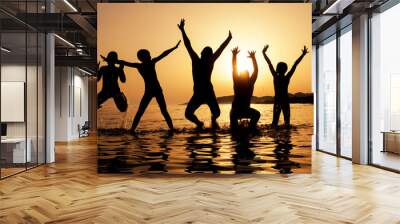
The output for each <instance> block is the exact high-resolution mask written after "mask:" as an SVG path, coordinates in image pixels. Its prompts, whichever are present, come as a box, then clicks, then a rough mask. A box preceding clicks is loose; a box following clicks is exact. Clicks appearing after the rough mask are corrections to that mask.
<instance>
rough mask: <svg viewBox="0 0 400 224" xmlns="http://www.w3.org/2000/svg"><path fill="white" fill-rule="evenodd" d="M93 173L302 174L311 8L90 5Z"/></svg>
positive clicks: (307, 153) (307, 144)
mask: <svg viewBox="0 0 400 224" xmlns="http://www.w3.org/2000/svg"><path fill="white" fill-rule="evenodd" d="M97 36H98V40H97V41H98V60H99V64H98V66H99V69H98V74H97V80H98V115H97V117H98V118H97V119H98V120H97V125H98V143H97V144H98V172H99V173H132V174H148V173H171V174H192V173H214V174H242V173H256V174H274V173H281V174H291V173H310V172H311V145H312V143H311V142H312V135H313V112H314V109H313V99H314V97H313V94H312V81H311V56H310V48H311V4H267V3H257V4H254V3H239V4H238V3H231V4H225V3H224V4H222V3H214V4H211V3H196V4H188V3H180V4H176V3H174V4H172V3H171V4H167V3H163V4H157V3H145V4H110V3H102V4H98V35H97Z"/></svg>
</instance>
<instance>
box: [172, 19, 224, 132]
mask: <svg viewBox="0 0 400 224" xmlns="http://www.w3.org/2000/svg"><path fill="white" fill-rule="evenodd" d="M178 28H179V30H180V31H181V32H182V37H183V42H184V43H185V46H186V49H187V51H188V52H189V55H190V58H191V60H192V75H193V83H194V86H193V96H192V98H191V99H190V100H189V102H188V104H187V107H186V110H185V117H186V118H187V119H188V120H189V121H191V122H193V123H195V124H196V126H197V128H198V129H202V128H203V127H204V123H203V122H201V121H200V120H199V119H198V118H197V117H196V115H195V114H194V112H195V111H196V110H197V109H198V108H199V107H200V106H201V105H202V104H207V105H208V107H209V108H210V110H211V114H212V116H211V120H212V128H214V129H217V128H219V126H218V123H217V118H218V117H219V115H220V113H221V111H220V109H219V105H218V102H217V98H216V96H215V93H214V88H213V85H212V83H211V74H212V71H213V68H214V63H215V61H216V60H217V59H218V57H219V56H220V55H221V53H222V51H223V50H224V49H225V48H226V46H227V45H228V43H229V41H230V40H231V39H232V34H231V31H229V35H228V37H227V38H226V40H225V41H224V42H223V43H222V44H221V46H220V47H219V48H218V49H217V50H216V51H215V52H213V50H212V48H211V47H209V46H206V47H205V48H204V49H203V50H202V51H201V57H199V56H198V55H197V54H196V52H195V51H194V50H193V48H192V45H191V43H190V40H189V38H188V36H187V35H186V32H185V20H184V19H182V20H181V22H180V23H179V24H178Z"/></svg>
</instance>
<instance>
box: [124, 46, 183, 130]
mask: <svg viewBox="0 0 400 224" xmlns="http://www.w3.org/2000/svg"><path fill="white" fill-rule="evenodd" d="M180 43H181V41H179V42H178V43H177V44H176V45H175V46H174V47H173V48H170V49H168V50H166V51H164V52H163V53H162V54H161V55H159V56H158V57H155V58H152V57H151V55H150V52H149V51H148V50H146V49H141V50H139V51H138V52H137V57H138V59H139V60H140V61H141V63H132V62H126V61H123V60H119V61H118V64H120V65H125V66H128V67H133V68H136V69H137V70H138V71H139V73H140V75H141V76H142V78H143V79H144V83H145V91H144V95H143V98H142V100H141V101H140V104H139V109H138V111H137V112H136V115H135V118H134V119H133V122H132V127H131V130H130V131H131V133H134V132H135V130H136V127H137V126H138V124H139V121H140V119H141V117H142V116H143V114H144V111H145V110H146V108H147V106H148V105H149V103H150V101H151V100H152V99H153V97H155V98H156V100H157V103H158V106H159V107H160V110H161V113H162V115H163V116H164V119H165V121H166V122H167V124H168V127H169V129H170V131H173V130H174V126H173V124H172V120H171V116H170V115H169V113H168V111H167V105H166V103H165V98H164V94H163V91H162V88H161V85H160V83H159V81H158V79H157V72H156V63H157V62H159V61H160V60H161V59H163V58H164V57H166V56H167V55H168V54H170V53H171V52H172V51H174V50H175V49H176V48H178V46H179V44H180Z"/></svg>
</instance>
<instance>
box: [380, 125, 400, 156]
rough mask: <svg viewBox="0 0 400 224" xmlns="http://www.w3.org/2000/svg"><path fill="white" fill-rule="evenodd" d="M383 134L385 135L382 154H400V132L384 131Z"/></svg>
mask: <svg viewBox="0 0 400 224" xmlns="http://www.w3.org/2000/svg"><path fill="white" fill-rule="evenodd" d="M382 134H383V150H382V152H392V153H397V154H400V132H399V131H382Z"/></svg>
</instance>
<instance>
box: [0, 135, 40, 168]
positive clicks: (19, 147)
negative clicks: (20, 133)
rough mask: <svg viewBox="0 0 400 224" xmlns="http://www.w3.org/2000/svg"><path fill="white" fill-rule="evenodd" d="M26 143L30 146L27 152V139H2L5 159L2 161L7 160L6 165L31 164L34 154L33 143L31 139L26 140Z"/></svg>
mask: <svg viewBox="0 0 400 224" xmlns="http://www.w3.org/2000/svg"><path fill="white" fill-rule="evenodd" d="M26 142H27V143H28V144H27V147H26V152H25V144H26V143H25V138H5V139H1V157H3V158H2V159H5V161H6V163H25V162H31V160H32V152H31V145H32V141H31V139H30V138H28V139H26ZM3 155H4V156H3ZM11 155H12V156H11ZM11 158H12V159H11Z"/></svg>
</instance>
